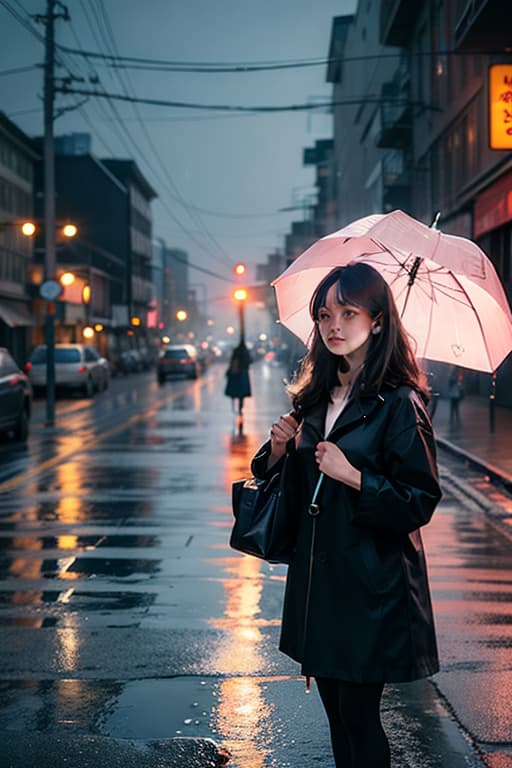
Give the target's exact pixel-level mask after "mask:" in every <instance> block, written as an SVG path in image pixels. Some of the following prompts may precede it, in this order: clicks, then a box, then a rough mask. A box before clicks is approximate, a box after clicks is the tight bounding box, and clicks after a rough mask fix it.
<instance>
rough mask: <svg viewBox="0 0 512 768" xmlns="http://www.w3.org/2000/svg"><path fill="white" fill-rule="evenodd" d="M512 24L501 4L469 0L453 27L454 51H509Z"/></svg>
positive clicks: (482, 0)
mask: <svg viewBox="0 0 512 768" xmlns="http://www.w3.org/2000/svg"><path fill="white" fill-rule="evenodd" d="M511 46H512V20H511V17H510V13H509V12H508V10H505V7H504V5H503V2H502V0H468V2H466V4H465V6H464V9H463V11H462V13H461V14H460V17H459V19H458V20H457V23H456V25H455V33H454V48H455V50H457V51H465V52H467V53H470V52H472V51H475V52H479V53H482V52H489V53H493V52H498V51H510V49H511Z"/></svg>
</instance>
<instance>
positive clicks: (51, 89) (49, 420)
mask: <svg viewBox="0 0 512 768" xmlns="http://www.w3.org/2000/svg"><path fill="white" fill-rule="evenodd" d="M57 6H59V8H60V9H61V12H60V13H56V12H55V8H56V7H57ZM35 18H36V20H37V21H42V22H44V25H45V57H44V98H43V104H44V137H43V169H44V223H43V227H44V283H43V286H42V289H43V290H42V291H41V295H42V296H43V298H45V299H46V302H47V304H46V316H45V325H44V336H45V343H46V425H47V426H49V427H53V425H54V423H55V299H56V298H57V297H58V295H59V293H60V290H59V286H58V284H56V282H55V272H56V266H57V263H56V253H55V252H56V247H55V149H54V141H53V119H54V102H55V19H59V18H60V19H65V20H66V21H68V20H69V14H68V9H67V8H66V7H65V6H64V5H63V4H62V3H61V2H60V1H59V0H47V3H46V16H42V17H41V16H36V17H35Z"/></svg>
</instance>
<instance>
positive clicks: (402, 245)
mask: <svg viewBox="0 0 512 768" xmlns="http://www.w3.org/2000/svg"><path fill="white" fill-rule="evenodd" d="M362 235H366V236H368V237H372V238H374V239H375V240H378V242H379V243H382V245H385V246H386V248H389V249H390V250H391V251H392V252H393V253H395V254H397V255H402V256H407V255H408V254H410V253H414V254H415V255H416V256H422V257H425V258H427V259H432V261H435V262H436V263H437V264H442V265H443V266H445V267H448V269H451V270H453V271H454V272H460V273H461V274H463V275H465V276H466V277H469V279H470V280H472V281H473V282H474V283H476V284H477V285H480V287H481V288H484V289H485V290H486V291H487V292H488V293H490V294H491V296H493V298H494V299H495V300H496V301H497V302H498V304H499V305H500V306H501V308H502V309H503V310H504V311H505V313H506V314H507V313H508V314H509V313H510V306H509V302H508V299H507V296H506V294H505V291H504V290H503V286H502V284H501V282H500V279H499V277H498V275H497V274H496V270H495V269H494V265H493V263H492V262H491V260H490V259H489V258H488V256H487V255H486V254H485V253H484V252H483V251H482V249H481V248H479V247H478V245H477V244H476V243H475V242H473V240H468V239H467V238H465V237H459V236H458V235H447V234H445V233H444V232H441V231H440V230H438V229H436V228H435V227H427V225H426V224H423V223H422V222H421V221H418V220H417V219H414V218H413V217H412V216H409V215H408V214H407V213H404V212H403V211H400V210H397V211H391V213H378V214H374V215H372V216H365V217H364V218H362V219H356V221H353V222H352V223H351V224H348V225H347V226H346V227H343V228H342V229H340V230H338V232H335V233H334V234H333V235H329V237H336V238H341V239H343V240H346V239H347V238H348V237H361V236H362Z"/></svg>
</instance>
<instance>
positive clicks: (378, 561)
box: [252, 263, 441, 768]
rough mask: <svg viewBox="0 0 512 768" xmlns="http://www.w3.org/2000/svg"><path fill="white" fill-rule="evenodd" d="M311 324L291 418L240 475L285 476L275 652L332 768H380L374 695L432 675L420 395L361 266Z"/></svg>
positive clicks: (429, 462) (428, 504)
mask: <svg viewBox="0 0 512 768" xmlns="http://www.w3.org/2000/svg"><path fill="white" fill-rule="evenodd" d="M310 311H311V316H312V319H313V321H314V330H313V335H312V339H311V345H310V347H309V350H308V352H307V354H306V357H305V358H304V360H303V362H302V366H301V368H300V370H299V372H298V374H297V376H296V378H295V379H294V381H293V382H292V384H291V385H290V386H289V387H288V392H289V394H290V395H291V401H292V406H293V411H291V412H290V413H287V414H285V415H283V416H281V417H280V418H278V420H277V421H276V422H275V423H274V424H273V425H272V428H271V430H270V439H269V440H268V441H267V442H266V443H265V444H264V445H263V446H262V448H261V449H260V451H259V452H258V453H257V455H256V456H255V457H254V459H253V462H252V470H253V472H254V474H255V475H256V477H260V478H263V479H264V478H267V477H269V475H273V474H275V473H276V472H278V471H279V470H280V468H281V467H283V466H284V467H285V469H283V471H284V478H283V483H284V486H283V487H284V491H283V494H284V503H286V504H288V505H289V509H290V510H293V511H294V514H295V524H296V527H297V534H296V539H294V541H295V551H294V554H293V555H292V557H291V561H290V564H289V566H288V573H287V580H286V592H285V598H284V607H283V619H282V626H281V637H280V646H279V647H280V649H281V651H283V652H284V653H285V654H287V655H288V656H290V657H291V658H292V659H294V660H295V661H297V662H299V664H300V665H301V670H302V674H304V675H306V677H307V678H309V677H314V678H315V680H316V684H317V688H318V691H319V694H320V697H321V700H322V703H323V706H324V708H325V712H326V714H327V719H328V722H329V726H330V733H331V743H332V749H333V753H334V758H335V763H336V766H337V768H389V765H390V751H389V743H388V739H387V736H386V734H385V732H384V730H383V727H382V724H381V720H380V703H381V697H382V693H383V689H384V685H385V683H401V682H407V681H412V680H416V679H419V678H423V677H427V676H428V675H432V674H433V673H435V672H437V671H438V669H439V664H438V655H437V645H436V637H435V630H434V620H433V615H432V606H431V600H430V591H429V585H428V577H427V570H426V563H425V555H424V552H423V546H422V540H421V534H420V531H419V528H420V526H422V525H425V524H426V523H428V522H429V520H430V518H431V516H432V514H433V512H434V509H435V507H436V505H437V503H438V502H439V499H440V497H441V491H440V488H439V483H438V476H437V468H436V450H435V441H434V437H433V434H432V424H431V420H430V417H429V414H428V410H427V405H426V403H427V399H428V389H427V385H426V381H425V377H424V376H423V374H422V373H421V372H420V370H419V368H418V365H417V363H416V360H415V358H414V354H413V352H412V349H411V347H410V345H409V341H408V336H407V334H406V332H405V331H404V328H403V326H402V323H401V320H400V317H399V315H398V312H397V309H396V305H395V302H394V300H393V296H392V294H391V291H390V289H389V287H388V285H387V283H386V282H385V280H384V279H383V278H382V277H381V275H380V274H379V273H378V272H377V271H376V270H374V269H373V268H372V267H370V266H368V265H367V264H362V263H359V264H352V265H348V266H346V267H337V268H336V269H334V270H333V271H332V272H330V273H329V275H327V277H326V278H325V279H324V280H323V281H322V282H321V283H320V284H319V286H318V287H317V288H316V290H315V291H314V294H313V297H312V300H311V304H310ZM286 453H287V454H288V456H287V461H286V462H284V457H285V454H286ZM320 477H322V483H321V486H320V491H319V494H318V496H317V498H316V502H317V503H315V504H311V503H310V502H311V499H312V497H313V493H314V489H315V487H317V484H318V481H319V478H320Z"/></svg>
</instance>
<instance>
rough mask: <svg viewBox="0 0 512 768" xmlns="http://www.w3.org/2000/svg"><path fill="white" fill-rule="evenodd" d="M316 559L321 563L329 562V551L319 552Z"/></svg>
mask: <svg viewBox="0 0 512 768" xmlns="http://www.w3.org/2000/svg"><path fill="white" fill-rule="evenodd" d="M316 559H317V560H318V562H319V563H326V562H327V552H318V553H317V556H316Z"/></svg>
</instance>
